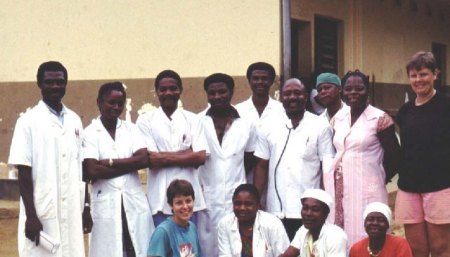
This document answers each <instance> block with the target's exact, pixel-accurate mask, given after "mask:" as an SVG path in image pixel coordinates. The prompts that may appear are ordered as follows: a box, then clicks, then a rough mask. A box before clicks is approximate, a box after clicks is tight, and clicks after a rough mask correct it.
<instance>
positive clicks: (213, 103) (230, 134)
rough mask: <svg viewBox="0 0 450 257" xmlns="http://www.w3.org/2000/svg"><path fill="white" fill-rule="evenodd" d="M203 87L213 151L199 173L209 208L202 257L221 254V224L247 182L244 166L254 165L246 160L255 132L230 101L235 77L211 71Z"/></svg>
mask: <svg viewBox="0 0 450 257" xmlns="http://www.w3.org/2000/svg"><path fill="white" fill-rule="evenodd" d="M204 88H205V91H206V94H207V97H208V102H209V104H210V108H209V109H208V110H207V111H206V113H205V114H201V116H202V117H201V119H202V120H201V122H202V124H203V128H204V131H205V135H206V140H207V142H208V144H209V150H210V154H209V156H208V157H207V158H206V161H205V164H204V165H203V166H201V167H200V172H199V178H200V184H201V186H202V188H203V193H204V197H205V201H206V208H207V209H206V211H202V212H199V215H198V231H199V239H200V245H201V247H202V253H203V256H218V235H217V229H218V223H219V220H220V219H221V218H222V217H223V216H225V214H228V213H231V212H232V211H233V204H232V195H233V192H234V190H235V189H236V187H237V186H239V185H240V184H243V183H245V167H248V168H251V166H252V165H251V164H248V165H244V159H245V160H252V159H253V158H252V152H253V151H254V148H255V142H256V133H255V129H254V127H253V124H252V123H250V122H248V121H247V120H244V119H242V118H241V117H240V116H239V113H238V112H237V111H236V109H235V108H234V107H233V106H232V105H231V103H230V102H231V98H232V96H233V90H234V81H233V78H231V77H230V76H229V75H226V74H223V73H215V74H212V75H210V76H208V77H207V78H206V79H205V81H204Z"/></svg>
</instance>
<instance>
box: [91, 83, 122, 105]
mask: <svg viewBox="0 0 450 257" xmlns="http://www.w3.org/2000/svg"><path fill="white" fill-rule="evenodd" d="M111 91H119V92H122V94H123V96H124V97H125V98H127V93H126V92H125V88H124V87H123V84H122V82H119V81H116V82H109V83H105V84H103V85H101V86H100V88H99V90H98V95H97V100H102V99H103V97H104V96H105V95H107V94H108V93H109V92H111Z"/></svg>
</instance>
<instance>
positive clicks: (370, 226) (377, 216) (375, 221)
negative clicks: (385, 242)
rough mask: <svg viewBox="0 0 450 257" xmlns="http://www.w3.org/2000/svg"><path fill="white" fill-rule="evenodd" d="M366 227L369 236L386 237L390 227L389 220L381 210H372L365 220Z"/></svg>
mask: <svg viewBox="0 0 450 257" xmlns="http://www.w3.org/2000/svg"><path fill="white" fill-rule="evenodd" d="M364 228H365V230H366V233H367V235H368V236H369V237H384V236H385V235H386V232H387V230H388V229H389V222H388V220H387V219H386V217H385V216H384V215H383V214H382V213H380V212H371V213H369V214H368V215H367V217H366V219H365V220H364Z"/></svg>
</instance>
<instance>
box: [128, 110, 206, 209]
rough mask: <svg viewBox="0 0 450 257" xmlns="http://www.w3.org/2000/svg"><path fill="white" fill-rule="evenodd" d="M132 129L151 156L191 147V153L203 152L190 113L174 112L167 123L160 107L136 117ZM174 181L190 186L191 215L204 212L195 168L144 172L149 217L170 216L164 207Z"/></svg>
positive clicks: (201, 138) (194, 117)
mask: <svg viewBox="0 0 450 257" xmlns="http://www.w3.org/2000/svg"><path fill="white" fill-rule="evenodd" d="M136 125H137V126H138V128H139V130H140V132H141V134H142V137H143V138H144V140H145V142H146V147H147V148H148V150H150V151H155V152H178V151H181V150H186V149H189V148H191V147H192V151H194V152H199V151H206V153H209V149H208V145H207V142H206V139H205V136H204V133H203V128H202V126H201V125H200V122H199V117H198V116H197V115H195V114H193V113H191V112H188V111H185V110H182V109H177V110H175V112H174V113H173V114H172V116H171V119H169V118H168V117H167V115H166V114H165V113H164V111H163V110H162V108H161V107H159V108H158V109H156V110H155V111H153V112H150V113H144V114H142V115H141V116H139V118H138V120H137V122H136ZM174 179H185V180H187V181H189V182H190V183H191V184H192V187H193V189H194V193H195V202H194V212H196V211H199V210H203V209H205V208H206V204H205V199H204V197H203V192H202V189H201V187H200V182H199V178H198V169H196V168H195V167H181V166H170V167H165V168H159V169H148V176H147V194H148V195H150V196H151V197H149V198H148V200H149V203H150V208H151V210H152V214H153V215H154V214H156V213H157V212H163V213H164V214H166V215H171V214H172V208H171V207H170V206H169V204H168V203H167V197H166V191H167V187H168V186H169V184H170V182H172V180H174Z"/></svg>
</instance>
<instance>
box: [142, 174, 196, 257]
mask: <svg viewBox="0 0 450 257" xmlns="http://www.w3.org/2000/svg"><path fill="white" fill-rule="evenodd" d="M166 195H167V203H168V204H169V205H170V207H171V208H172V212H173V216H170V217H168V218H167V219H166V220H165V221H163V222H162V223H161V224H159V225H158V227H156V229H155V232H154V233H153V235H152V238H151V239H150V243H149V246H148V251H147V256H148V257H150V256H151V257H202V253H201V250H200V245H199V242H198V235H197V228H196V226H195V224H194V223H193V222H191V221H190V220H189V219H190V218H191V217H192V214H193V210H194V200H195V194H194V189H193V188H192V185H191V183H189V182H188V181H186V180H183V179H175V180H173V181H172V182H171V183H170V184H169V187H168V188H167V193H166Z"/></svg>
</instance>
